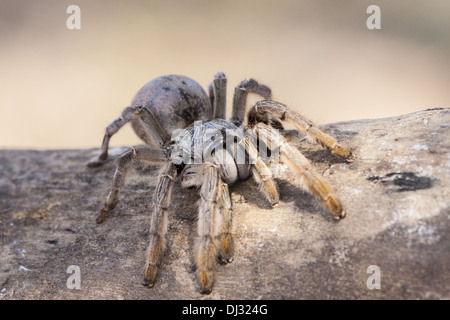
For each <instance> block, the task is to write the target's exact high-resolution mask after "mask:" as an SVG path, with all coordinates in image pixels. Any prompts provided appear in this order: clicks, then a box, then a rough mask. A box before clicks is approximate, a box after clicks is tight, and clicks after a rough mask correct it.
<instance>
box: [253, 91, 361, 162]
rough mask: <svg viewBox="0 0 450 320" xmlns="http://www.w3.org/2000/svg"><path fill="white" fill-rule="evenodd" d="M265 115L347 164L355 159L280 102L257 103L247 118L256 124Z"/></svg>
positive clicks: (262, 101)
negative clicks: (302, 135)
mask: <svg viewBox="0 0 450 320" xmlns="http://www.w3.org/2000/svg"><path fill="white" fill-rule="evenodd" d="M265 113H269V114H272V115H273V116H275V117H277V118H278V119H280V120H282V121H288V122H290V123H292V124H293V125H294V126H295V127H297V128H298V129H300V130H301V131H303V132H304V133H305V134H307V135H308V136H310V137H311V138H312V139H313V140H315V141H316V142H317V143H319V144H320V145H322V146H323V147H326V148H327V149H329V150H330V151H331V153H333V154H336V155H339V156H341V157H343V158H345V159H346V160H347V161H348V162H352V161H353V160H354V159H355V155H354V154H353V153H352V152H351V151H350V150H348V149H347V148H346V147H344V146H341V145H340V144H338V142H337V141H336V139H334V138H333V137H331V136H329V135H327V134H326V133H324V132H323V131H322V130H320V129H319V128H318V127H317V126H316V125H314V123H313V122H312V121H311V120H309V119H307V118H305V117H304V116H302V115H301V114H299V113H297V112H295V111H293V110H290V109H289V108H288V107H286V106H285V105H284V104H282V103H280V102H277V101H269V100H261V101H258V102H257V103H256V104H255V105H254V106H253V108H252V109H251V110H250V111H249V115H248V116H249V119H253V121H256V122H258V119H260V118H261V116H264V114H265ZM249 121H250V120H249ZM252 125H254V124H249V126H252Z"/></svg>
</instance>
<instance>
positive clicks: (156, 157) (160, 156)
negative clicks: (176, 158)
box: [97, 145, 169, 223]
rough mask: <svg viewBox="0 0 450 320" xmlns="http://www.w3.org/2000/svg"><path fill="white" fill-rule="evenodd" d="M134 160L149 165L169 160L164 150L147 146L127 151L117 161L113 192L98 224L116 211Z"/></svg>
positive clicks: (107, 199)
mask: <svg viewBox="0 0 450 320" xmlns="http://www.w3.org/2000/svg"><path fill="white" fill-rule="evenodd" d="M133 160H142V161H145V162H149V163H154V164H161V163H164V162H167V161H168V160H169V158H168V157H167V154H166V151H165V150H164V149H157V148H154V147H151V146H147V145H142V146H136V147H132V148H130V149H128V150H127V151H125V152H124V153H123V154H122V155H121V156H120V157H119V158H118V159H117V160H116V171H115V172H114V178H113V183H112V187H111V191H110V192H109V194H108V196H107V198H106V202H105V205H104V206H103V209H102V210H101V211H100V214H99V216H98V218H97V223H101V222H102V221H103V219H104V217H105V215H106V214H107V213H108V211H110V210H112V209H114V207H115V206H116V204H117V202H118V201H119V192H120V190H121V189H122V188H123V186H124V185H125V178H126V176H127V173H128V170H129V168H130V165H131V163H132V161H133Z"/></svg>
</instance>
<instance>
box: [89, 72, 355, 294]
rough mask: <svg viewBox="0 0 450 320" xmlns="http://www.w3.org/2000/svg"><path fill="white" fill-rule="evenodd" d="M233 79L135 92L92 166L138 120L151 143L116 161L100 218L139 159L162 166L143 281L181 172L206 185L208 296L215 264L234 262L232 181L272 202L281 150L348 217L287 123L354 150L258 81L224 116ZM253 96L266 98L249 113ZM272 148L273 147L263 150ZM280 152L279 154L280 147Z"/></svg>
mask: <svg viewBox="0 0 450 320" xmlns="http://www.w3.org/2000/svg"><path fill="white" fill-rule="evenodd" d="M226 81H227V80H226V77H225V75H224V74H223V73H221V72H220V73H217V74H216V75H215V76H214V80H213V81H212V83H211V84H210V86H209V95H208V94H207V93H206V92H205V90H203V88H202V87H201V86H200V85H199V84H198V83H197V82H195V81H194V80H192V79H190V78H187V77H185V76H180V75H169V76H162V77H159V78H157V79H154V80H152V81H150V82H148V83H147V84H146V85H144V87H142V88H141V89H140V90H139V91H138V92H137V93H136V95H135V97H134V98H133V100H132V102H131V106H129V107H127V108H125V109H124V111H123V113H122V115H121V116H120V117H119V118H117V119H116V120H114V121H113V122H112V123H111V124H110V125H109V126H108V127H107V128H106V133H105V135H104V139H103V143H102V146H101V153H100V155H99V156H98V157H96V158H95V159H93V160H91V161H90V162H89V163H88V165H89V166H91V167H93V166H98V165H101V164H102V163H104V162H105V160H106V159H107V157H108V145H109V140H110V138H111V136H112V135H113V134H114V133H116V132H117V131H118V130H119V129H120V128H121V127H122V126H123V125H124V124H126V123H127V122H131V125H132V127H133V129H134V131H135V133H136V134H137V135H138V137H140V138H141V139H142V140H143V141H144V142H145V143H146V145H140V146H135V147H132V148H130V149H128V150H127V151H125V152H124V153H123V154H122V155H121V156H120V157H118V159H117V160H116V171H115V174H114V178H113V183H112V187H111V190H110V192H109V194H108V196H107V199H106V202H105V204H104V207H103V209H102V210H101V212H100V214H99V216H98V218H97V223H101V222H102V221H103V219H104V217H105V215H106V213H107V212H109V211H111V210H112V209H113V208H114V207H115V206H116V204H117V202H118V197H119V191H120V189H121V188H122V187H123V186H124V183H125V177H126V175H127V171H128V169H129V168H130V165H131V163H132V162H134V161H136V160H141V161H145V162H148V163H151V164H159V165H161V167H162V169H161V172H160V175H159V180H158V184H157V186H156V190H155V194H154V207H153V213H152V216H151V223H150V229H149V237H150V244H149V246H148V249H147V252H146V265H145V272H144V282H143V284H144V285H145V286H148V287H152V286H153V284H154V282H155V278H156V274H157V269H158V262H159V260H160V258H161V255H162V252H163V248H164V242H165V241H164V239H165V234H166V232H167V224H168V222H167V220H168V219H167V215H168V210H169V206H170V198H171V192H172V187H173V184H174V182H175V180H176V177H177V176H181V185H182V187H183V188H189V187H196V188H199V193H200V199H199V204H198V227H197V232H198V237H197V239H196V242H195V248H194V261H195V266H196V278H197V281H198V284H199V287H200V292H201V293H205V294H207V293H210V292H211V290H212V286H213V282H214V277H213V267H214V266H215V263H216V262H217V259H218V258H219V259H220V260H221V261H222V262H223V263H230V262H232V260H233V255H234V242H233V237H232V222H233V216H232V203H231V198H230V192H229V190H228V186H229V185H231V184H233V183H235V182H236V181H238V180H243V179H247V178H248V177H249V176H250V175H251V176H253V178H254V180H255V182H256V183H257V184H258V185H259V187H260V190H261V191H262V193H263V194H264V195H265V197H266V198H267V200H268V201H269V202H270V204H271V205H272V206H274V205H276V204H277V203H278V202H279V194H278V190H277V186H276V184H275V181H274V179H273V178H272V174H271V171H270V170H269V168H268V166H267V165H266V163H265V161H264V158H267V157H268V156H269V157H272V156H273V154H275V153H277V154H278V156H279V159H280V160H281V162H283V163H285V164H286V165H287V166H288V167H289V168H290V170H292V171H293V173H294V174H295V175H297V176H298V177H301V178H302V180H303V182H304V184H305V185H306V186H307V188H308V189H309V190H311V191H312V192H313V193H314V194H316V195H317V196H318V197H320V198H321V199H322V200H323V204H324V206H325V207H326V208H327V209H328V210H329V211H330V212H331V213H332V215H333V216H334V218H335V219H338V220H339V219H342V218H344V217H345V211H344V210H343V208H342V206H341V204H340V202H339V200H338V199H337V197H336V196H335V195H334V194H333V192H332V191H331V189H330V187H329V186H328V184H327V183H326V182H325V181H324V180H323V179H322V177H320V176H318V175H316V174H315V173H314V171H313V168H312V166H311V164H310V163H309V161H308V160H307V159H306V158H305V156H303V155H302V154H301V153H300V152H299V151H298V149H296V148H294V147H293V146H291V145H290V144H289V143H288V140H289V134H290V133H291V132H292V131H295V132H298V131H297V130H284V129H283V125H282V122H281V121H287V122H289V123H291V124H293V125H294V126H295V127H296V128H297V129H298V130H300V131H301V132H303V133H304V134H306V135H307V136H309V137H311V138H312V139H313V140H315V141H316V142H318V143H319V144H321V145H322V146H324V147H326V148H328V149H329V150H330V151H331V153H333V154H336V155H339V156H341V157H343V158H345V159H346V160H347V161H348V162H351V161H352V160H353V159H354V155H353V153H352V152H351V151H349V150H348V149H347V148H345V147H343V146H341V145H339V144H338V143H337V142H336V140H335V139H334V138H332V137H331V136H329V135H327V134H325V133H324V132H322V131H321V130H320V129H319V128H318V127H316V126H315V125H314V124H313V123H312V122H311V121H310V120H308V119H306V118H305V117H303V116H302V115H300V114H298V113H297V112H294V111H292V110H290V109H288V108H287V107H286V106H285V105H283V104H281V103H279V102H276V101H272V100H271V90H270V89H269V87H267V86H265V85H263V84H259V83H258V82H257V81H255V80H253V79H248V80H245V81H242V82H241V83H239V84H238V85H237V86H236V87H235V92H234V99H233V109H232V116H231V119H230V120H224V118H225V110H226V101H225V100H226ZM249 93H254V94H257V95H259V96H260V97H261V98H262V99H263V100H260V101H258V102H257V103H256V104H255V105H254V106H253V107H252V108H251V109H250V110H249V111H248V113H246V103H247V96H248V94H249ZM262 146H265V147H266V150H267V152H259V150H258V148H259V149H262V148H261V147H262ZM275 151H278V152H275Z"/></svg>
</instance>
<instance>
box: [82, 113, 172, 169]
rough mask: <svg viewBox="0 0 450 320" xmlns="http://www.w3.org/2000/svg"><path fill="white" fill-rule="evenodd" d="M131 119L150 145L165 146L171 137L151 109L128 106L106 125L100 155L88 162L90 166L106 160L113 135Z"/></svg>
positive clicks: (134, 127) (137, 132) (139, 134)
mask: <svg viewBox="0 0 450 320" xmlns="http://www.w3.org/2000/svg"><path fill="white" fill-rule="evenodd" d="M130 121H131V123H132V126H133V129H134V131H135V132H136V134H137V135H138V136H139V137H140V138H141V139H142V140H143V141H144V142H145V143H147V144H149V145H152V146H155V147H158V146H159V147H163V146H164V144H165V143H166V142H167V141H168V140H169V139H170V137H169V135H168V134H167V133H166V132H165V131H164V129H163V128H162V127H161V125H160V123H159V121H158V120H157V119H156V117H155V116H154V114H153V113H152V111H151V110H149V109H147V108H142V107H141V106H137V105H135V106H129V107H126V108H125V109H124V110H123V112H122V115H121V116H120V117H118V118H117V119H115V120H114V121H113V122H111V123H110V124H109V125H108V126H107V127H106V130H105V135H104V137H103V142H102V146H101V149H100V155H99V156H98V157H97V158H94V159H92V160H91V161H89V162H88V166H89V167H96V166H99V165H101V164H103V163H104V162H105V160H106V159H107V158H108V147H109V141H110V139H111V137H112V136H113V135H114V134H115V133H117V131H119V130H120V128H122V127H123V126H124V125H125V124H126V123H128V122H130Z"/></svg>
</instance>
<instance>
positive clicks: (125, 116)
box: [87, 106, 140, 167]
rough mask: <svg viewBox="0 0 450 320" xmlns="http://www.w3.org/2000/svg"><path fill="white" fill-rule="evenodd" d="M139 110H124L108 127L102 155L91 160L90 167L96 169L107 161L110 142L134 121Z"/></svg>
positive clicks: (136, 107)
mask: <svg viewBox="0 0 450 320" xmlns="http://www.w3.org/2000/svg"><path fill="white" fill-rule="evenodd" d="M139 108H140V107H139V106H130V107H126V108H125V109H124V110H123V112H122V115H121V116H120V117H118V118H117V119H115V120H114V121H113V122H111V123H110V124H109V125H108V126H107V127H106V129H105V135H104V136H103V141H102V146H101V149H100V155H99V156H98V157H95V158H94V159H91V160H90V161H89V162H88V164H87V165H88V167H96V166H99V165H101V164H103V163H104V162H105V160H106V159H107V158H108V147H109V140H110V139H111V137H112V136H113V135H114V134H115V133H116V132H117V131H119V129H120V128H122V127H123V126H124V125H125V124H126V123H127V122H129V121H131V120H132V119H133V117H134V114H135V112H136V111H137V110H138V109H139Z"/></svg>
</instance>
